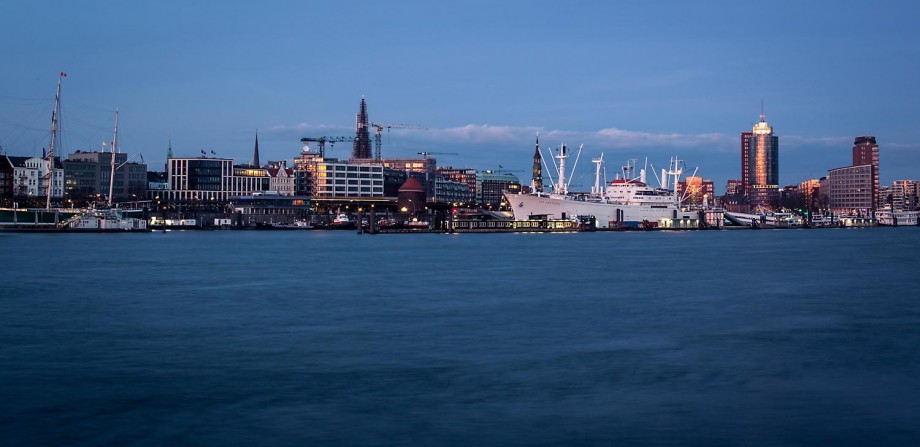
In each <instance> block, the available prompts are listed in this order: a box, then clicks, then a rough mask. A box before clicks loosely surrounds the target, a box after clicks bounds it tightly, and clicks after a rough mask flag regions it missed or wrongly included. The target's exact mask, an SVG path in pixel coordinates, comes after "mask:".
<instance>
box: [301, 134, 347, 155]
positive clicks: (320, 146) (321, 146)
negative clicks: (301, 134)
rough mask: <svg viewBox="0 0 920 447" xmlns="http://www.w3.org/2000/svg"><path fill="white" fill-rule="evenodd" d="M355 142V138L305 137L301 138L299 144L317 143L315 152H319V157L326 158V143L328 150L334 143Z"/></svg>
mask: <svg viewBox="0 0 920 447" xmlns="http://www.w3.org/2000/svg"><path fill="white" fill-rule="evenodd" d="M352 141H355V137H306V138H301V139H300V142H301V143H304V144H306V143H309V142H315V143H317V145H316V146H317V151H318V152H319V156H320V157H325V156H326V143H329V146H330V149H332V147H334V146H335V143H345V142H352Z"/></svg>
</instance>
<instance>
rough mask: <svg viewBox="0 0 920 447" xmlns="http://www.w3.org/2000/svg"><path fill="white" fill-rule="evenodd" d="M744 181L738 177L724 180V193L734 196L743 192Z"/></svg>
mask: <svg viewBox="0 0 920 447" xmlns="http://www.w3.org/2000/svg"><path fill="white" fill-rule="evenodd" d="M743 185H744V183H743V182H742V180H738V179H729V180H728V181H727V182H725V195H727V196H735V195H743V194H744V186H743Z"/></svg>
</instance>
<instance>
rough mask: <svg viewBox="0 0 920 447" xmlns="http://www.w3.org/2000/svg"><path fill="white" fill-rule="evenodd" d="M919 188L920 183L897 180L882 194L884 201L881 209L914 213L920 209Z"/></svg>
mask: <svg viewBox="0 0 920 447" xmlns="http://www.w3.org/2000/svg"><path fill="white" fill-rule="evenodd" d="M918 186H920V182H917V181H913V180H895V181H893V182H891V186H890V187H887V188H885V189H886V191H885V192H884V193H881V192H880V196H881V197H882V201H880V204H879V207H880V208H883V207H884V208H891V209H893V210H895V211H913V210H916V209H918V208H920V203H918V197H917V196H918V191H917V189H918Z"/></svg>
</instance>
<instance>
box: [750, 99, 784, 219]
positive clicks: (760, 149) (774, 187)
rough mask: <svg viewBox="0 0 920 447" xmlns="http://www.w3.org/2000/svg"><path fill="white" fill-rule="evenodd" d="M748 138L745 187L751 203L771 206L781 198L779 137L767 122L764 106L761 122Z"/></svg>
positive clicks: (761, 112) (755, 126)
mask: <svg viewBox="0 0 920 447" xmlns="http://www.w3.org/2000/svg"><path fill="white" fill-rule="evenodd" d="M751 134H752V135H751V136H750V137H749V138H748V141H749V143H748V144H749V146H750V147H749V151H750V154H749V156H748V171H747V172H748V179H747V184H746V185H744V188H745V189H746V191H747V197H748V200H749V201H750V203H751V205H754V206H770V205H771V204H772V203H773V202H774V201H775V200H776V199H778V198H779V137H777V136H776V135H773V127H771V126H770V125H769V124H767V120H766V119H765V118H764V114H763V108H762V107H761V111H760V122H759V123H757V124H755V125H754V129H753V131H752V132H751Z"/></svg>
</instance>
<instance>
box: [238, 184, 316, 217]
mask: <svg viewBox="0 0 920 447" xmlns="http://www.w3.org/2000/svg"><path fill="white" fill-rule="evenodd" d="M229 206H230V208H231V209H232V210H233V212H234V213H236V214H237V215H238V216H239V217H238V218H239V221H238V222H237V223H238V224H241V225H243V226H250V225H256V224H289V225H290V224H293V223H294V221H295V220H297V219H304V218H306V217H307V215H308V213H309V211H310V198H309V197H302V196H286V195H281V194H279V193H277V192H275V191H266V192H256V193H253V194H252V195H247V196H242V197H232V198H231V199H230V205H229Z"/></svg>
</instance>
